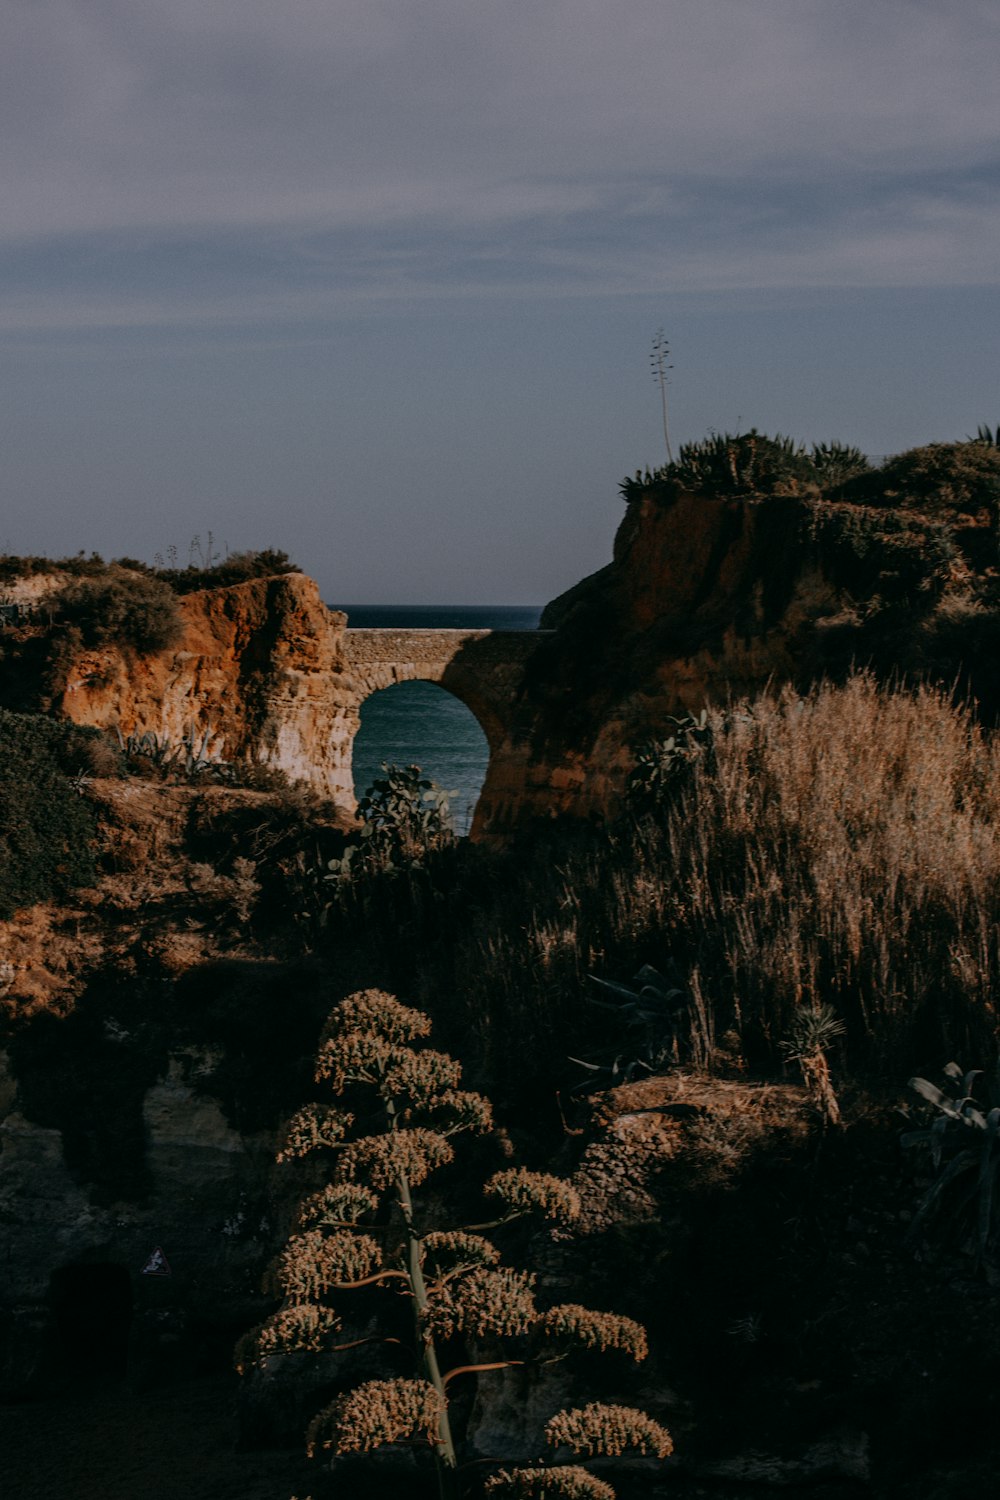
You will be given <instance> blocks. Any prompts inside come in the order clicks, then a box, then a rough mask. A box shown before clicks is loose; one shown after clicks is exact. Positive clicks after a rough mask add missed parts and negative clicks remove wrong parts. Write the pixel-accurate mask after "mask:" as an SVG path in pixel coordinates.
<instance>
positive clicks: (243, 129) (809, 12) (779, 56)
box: [0, 0, 1000, 330]
mask: <svg viewBox="0 0 1000 1500" xmlns="http://www.w3.org/2000/svg"><path fill="white" fill-rule="evenodd" d="M2 30H3V36H2V42H3V45H2V47H0V129H2V131H3V137H4V141H5V149H4V156H3V166H2V181H0V186H2V194H3V196H2V203H3V213H2V217H0V275H2V278H3V285H4V287H5V292H4V295H3V297H2V299H0V326H3V327H5V328H7V329H8V330H16V329H31V328H42V329H44V328H57V327H64V328H65V327H92V326H102V325H105V324H107V325H112V326H121V325H156V324H159V323H170V322H173V321H178V320H181V321H183V320H192V321H204V320H208V321H218V322H221V323H227V322H230V321H233V320H236V321H239V320H243V321H251V322H252V321H254V320H258V319H270V320H274V319H278V320H282V319H287V318H296V317H299V318H301V317H316V316H323V315H330V314H336V313H337V312H338V311H339V310H340V309H341V308H342V307H344V306H351V305H354V304H356V303H357V301H358V300H359V299H364V298H366V297H389V298H391V297H397V296H410V295H414V294H419V295H423V296H427V297H444V296H460V295H472V294H474V295H489V294H493V293H496V292H504V293H509V292H511V291H516V292H519V293H523V294H525V295H538V294H545V295H554V294H555V295H558V294H572V293H577V292H588V291H594V290H600V291H605V292H607V291H655V290H658V289H665V290H666V289H677V290H713V289H722V288H733V287H736V288H738V287H750V286H763V287H776V286H815V285H828V286H866V285H890V286H891V285H898V286H920V285H931V284H941V285H945V284H954V285H961V284H978V283H987V282H994V281H995V280H996V279H997V274H996V273H997V256H996V248H995V247H996V244H997V243H998V231H1000V222H998V220H1000V210H998V207H997V200H998V196H1000V195H998V194H997V193H996V187H997V178H998V175H1000V173H998V170H997V165H998V152H997V117H998V107H997V102H996V98H997V87H996V79H997V62H998V52H1000V47H998V43H1000V8H998V7H997V5H996V4H995V0H951V3H949V4H948V5H943V4H941V3H940V0H877V3H874V4H873V3H872V0H621V3H619V4H615V5H612V4H610V3H609V0H476V3H475V4H470V3H469V0H286V3H285V4H283V5H280V6H279V5H275V4H274V3H273V0H240V3H239V4H234V3H232V0H8V4H7V7H6V8H5V19H4V22H3V28H2Z"/></svg>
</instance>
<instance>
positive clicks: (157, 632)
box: [56, 567, 183, 652]
mask: <svg viewBox="0 0 1000 1500" xmlns="http://www.w3.org/2000/svg"><path fill="white" fill-rule="evenodd" d="M56 611H57V621H58V624H59V625H61V626H62V627H63V628H64V629H70V630H75V631H77V632H78V633H79V640H80V643H81V644H82V645H83V646H86V647H94V646H118V647H120V648H122V649H124V650H131V651H139V652H150V651H165V650H166V649H167V648H168V647H169V646H173V645H175V644H176V642H177V641H178V640H179V639H180V636H181V634H182V631H183V626H182V623H181V618H180V614H179V612H178V608H177V598H176V595H175V594H174V592H173V590H172V589H171V588H169V587H168V585H167V584H166V583H164V582H163V581H162V580H161V579H159V578H155V577H152V576H150V575H148V574H135V573H129V572H126V571H125V570H124V569H121V568H117V567H113V568H111V569H110V571H109V572H108V573H107V574H106V575H104V576H103V577H100V578H94V579H88V580H87V581H86V582H80V583H77V584H74V585H72V586H71V587H70V588H68V589H66V590H65V591H64V592H63V593H61V594H60V595H59V599H58V603H57V605H56Z"/></svg>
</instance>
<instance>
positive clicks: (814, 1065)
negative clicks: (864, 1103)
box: [781, 1005, 844, 1125]
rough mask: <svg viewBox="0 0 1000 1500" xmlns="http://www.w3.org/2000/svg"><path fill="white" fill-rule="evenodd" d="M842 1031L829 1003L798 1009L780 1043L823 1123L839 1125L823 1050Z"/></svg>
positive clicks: (838, 1111) (826, 1060)
mask: <svg viewBox="0 0 1000 1500" xmlns="http://www.w3.org/2000/svg"><path fill="white" fill-rule="evenodd" d="M843 1034H844V1023H843V1022H842V1021H841V1020H839V1019H838V1017H837V1014H836V1012H835V1011H834V1009H833V1007H832V1006H830V1005H817V1006H815V1007H814V1008H810V1009H808V1010H802V1011H800V1012H799V1014H798V1015H797V1016H796V1018H795V1021H794V1023H793V1025H792V1034H791V1037H790V1038H789V1039H788V1040H787V1041H784V1042H782V1043H781V1050H782V1052H783V1053H784V1055H785V1057H786V1058H787V1060H788V1061H789V1062H797V1063H798V1065H799V1068H800V1069H801V1071H802V1079H803V1082H804V1083H805V1086H806V1088H807V1089H808V1091H809V1094H810V1097H811V1098H812V1100H813V1102H814V1104H815V1105H816V1107H817V1108H818V1110H819V1112H820V1114H821V1115H822V1117H823V1122H824V1124H826V1125H839V1124H840V1105H839V1103H838V1102H837V1095H836V1093H835V1092H834V1087H833V1081H832V1079H831V1077H830V1063H829V1060H828V1058H827V1055H826V1054H827V1052H828V1051H829V1050H830V1048H831V1047H832V1046H833V1044H834V1043H835V1042H836V1041H838V1040H839V1038H840V1037H842V1036H843Z"/></svg>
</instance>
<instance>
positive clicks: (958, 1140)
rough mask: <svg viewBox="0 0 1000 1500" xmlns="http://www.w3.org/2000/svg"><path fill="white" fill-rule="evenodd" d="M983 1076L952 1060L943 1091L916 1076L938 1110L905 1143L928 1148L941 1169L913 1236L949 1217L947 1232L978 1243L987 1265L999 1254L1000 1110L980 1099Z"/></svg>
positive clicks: (915, 1085)
mask: <svg viewBox="0 0 1000 1500" xmlns="http://www.w3.org/2000/svg"><path fill="white" fill-rule="evenodd" d="M980 1076H981V1074H980V1072H979V1070H977V1069H973V1070H972V1071H970V1072H967V1073H963V1072H962V1069H961V1068H960V1067H959V1066H958V1064H957V1063H954V1062H952V1063H949V1064H948V1066H947V1067H946V1068H945V1069H944V1088H943V1089H940V1088H938V1087H937V1085H936V1084H933V1083H931V1082H930V1081H929V1080H928V1079H926V1078H911V1079H910V1082H909V1086H910V1088H911V1089H913V1091H914V1092H915V1093H917V1094H919V1095H920V1097H921V1099H923V1100H925V1102H926V1103H927V1104H929V1105H930V1106H931V1108H932V1110H936V1111H937V1114H936V1116H935V1117H933V1118H932V1120H931V1123H930V1124H929V1125H926V1126H924V1127H922V1128H921V1129H919V1130H908V1131H906V1132H905V1133H904V1134H903V1137H902V1144H903V1146H904V1147H913V1146H924V1147H926V1148H927V1149H928V1150H929V1152H930V1157H931V1163H932V1166H933V1169H934V1173H935V1176H934V1180H933V1182H932V1183H931V1185H930V1187H929V1188H928V1190H927V1192H926V1193H925V1194H924V1196H923V1198H922V1199H921V1201H920V1204H919V1207H918V1208H917V1212H916V1213H915V1215H914V1217H913V1221H912V1223H911V1224H910V1228H909V1231H908V1234H907V1240H908V1241H909V1242H910V1243H911V1244H912V1243H914V1242H915V1241H916V1240H917V1239H918V1238H919V1236H920V1234H921V1233H922V1232H923V1231H924V1230H925V1229H926V1228H927V1226H928V1224H929V1223H930V1222H931V1220H933V1219H938V1220H939V1221H940V1220H944V1221H945V1226H946V1232H947V1233H949V1234H950V1235H951V1236H952V1237H957V1238H958V1239H959V1241H960V1242H965V1243H968V1244H971V1245H972V1246H974V1247H975V1255H976V1260H977V1262H978V1264H979V1265H980V1266H983V1265H985V1264H986V1263H987V1262H989V1261H990V1259H991V1258H992V1257H993V1256H994V1255H995V1251H996V1245H997V1231H998V1219H1000V1193H998V1191H997V1189H998V1185H1000V1183H998V1179H1000V1108H997V1107H994V1108H992V1109H989V1110H986V1111H985V1112H984V1110H982V1109H981V1108H980V1107H979V1105H978V1104H977V1103H976V1101H975V1100H974V1098H973V1096H972V1088H973V1084H974V1081H975V1080H976V1079H977V1078H979V1077H980Z"/></svg>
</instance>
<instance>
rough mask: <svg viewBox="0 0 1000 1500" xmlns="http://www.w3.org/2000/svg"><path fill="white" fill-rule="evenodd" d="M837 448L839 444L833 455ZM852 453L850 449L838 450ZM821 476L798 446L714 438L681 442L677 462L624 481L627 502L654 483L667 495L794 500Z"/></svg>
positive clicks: (785, 441) (783, 440)
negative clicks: (691, 493) (686, 493)
mask: <svg viewBox="0 0 1000 1500" xmlns="http://www.w3.org/2000/svg"><path fill="white" fill-rule="evenodd" d="M827 451H832V449H824V452H827ZM840 451H841V450H840V449H839V445H838V452H840ZM842 451H843V452H853V451H854V450H846V449H845V450H842ZM819 479H820V475H819V473H818V471H817V469H816V467H815V465H814V463H813V460H812V459H811V458H810V457H809V454H808V453H807V452H806V450H805V448H804V447H803V446H802V444H801V443H796V442H795V441H794V440H793V439H792V438H788V437H782V435H781V434H780V433H777V434H776V435H775V436H774V437H773V438H770V437H766V436H765V435H764V434H763V433H762V432H758V431H757V429H756V428H751V430H750V431H749V432H741V433H730V432H718V433H713V434H712V435H711V436H710V437H707V438H703V439H702V441H701V442H698V443H682V444H681V447H680V452H679V454H678V458H677V462H676V463H672V464H665V465H664V466H663V467H662V468H659V469H656V470H655V471H653V472H650V471H648V470H647V472H646V473H645V475H642V474H636V476H635V479H634V480H633V479H626V480H625V481H624V482H623V483H622V485H621V492H622V495H623V497H624V498H625V500H626V501H632V500H634V499H637V498H638V496H639V495H640V494H641V493H642V491H643V490H645V489H648V488H651V487H652V486H655V485H657V484H662V485H666V486H668V488H669V489H671V490H687V491H697V492H699V493H706V494H710V495H746V496H750V495H798V494H802V493H808V492H810V491H815V490H816V489H817V488H818V485H819Z"/></svg>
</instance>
